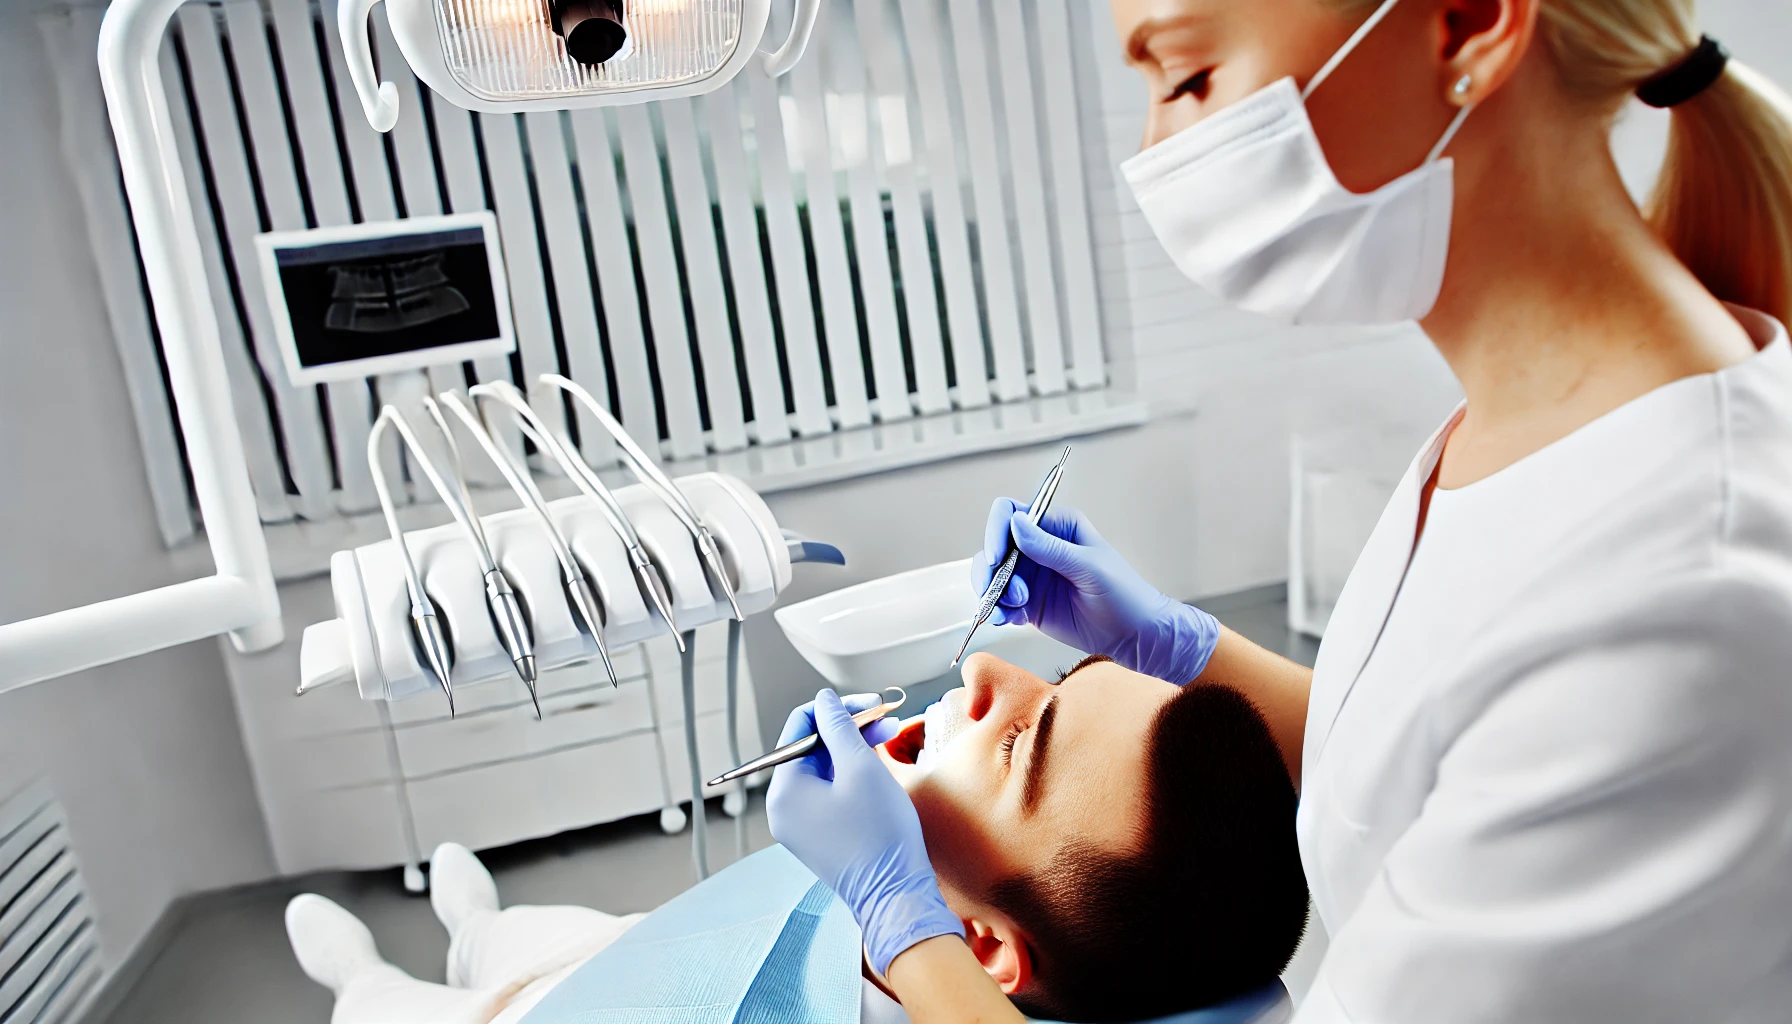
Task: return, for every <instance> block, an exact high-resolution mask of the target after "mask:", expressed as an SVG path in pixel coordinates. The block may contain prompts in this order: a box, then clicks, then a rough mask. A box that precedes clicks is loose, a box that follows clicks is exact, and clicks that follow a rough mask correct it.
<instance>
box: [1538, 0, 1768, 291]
mask: <svg viewBox="0 0 1792 1024" xmlns="http://www.w3.org/2000/svg"><path fill="white" fill-rule="evenodd" d="M1693 8H1694V4H1693V2H1692V0H1544V3H1543V21H1542V25H1541V28H1542V34H1543V38H1544V39H1545V40H1546V41H1547V43H1548V45H1549V47H1550V49H1551V52H1552V53H1553V54H1554V56H1555V62H1556V65H1557V66H1558V67H1559V68H1560V69H1561V72H1562V76H1563V80H1564V81H1565V82H1567V84H1568V86H1569V88H1570V89H1572V90H1574V91H1575V92H1577V93H1579V94H1581V95H1582V96H1585V97H1586V98H1587V99H1588V100H1589V101H1590V102H1593V103H1610V104H1611V105H1612V109H1613V110H1614V111H1615V110H1616V109H1617V108H1618V107H1619V106H1620V105H1621V104H1622V103H1623V101H1625V100H1626V99H1628V98H1629V97H1630V96H1631V95H1632V94H1634V93H1636V92H1638V90H1641V91H1642V93H1643V95H1644V97H1645V99H1646V100H1649V101H1651V102H1656V103H1657V104H1658V105H1664V106H1670V107H1671V110H1672V112H1673V127H1672V129H1671V131H1670V136H1669V142H1668V152H1667V158H1666V161H1665V162H1664V163H1663V165H1662V169H1661V176H1660V178H1659V179H1657V181H1656V184H1655V191H1654V193H1653V194H1652V195H1651V196H1650V197H1649V201H1648V204H1647V206H1646V208H1645V212H1646V214H1647V215H1648V218H1649V222H1650V224H1652V225H1654V227H1655V230H1656V231H1657V232H1659V233H1660V234H1661V237H1662V238H1663V239H1664V240H1666V242H1667V243H1668V245H1669V246H1670V247H1671V248H1672V249H1673V251H1674V254H1675V255H1677V256H1679V257H1680V259H1681V261H1682V262H1684V263H1685V264H1686V265H1687V267H1689V268H1690V269H1691V270H1692V272H1693V273H1694V274H1697V275H1698V278H1699V280H1700V281H1701V282H1703V283H1704V285H1705V287H1706V288H1708V289H1710V291H1711V293H1712V294H1713V295H1716V296H1717V297H1718V298H1720V299H1723V300H1725V301H1728V302H1734V303H1737V304H1738V305H1743V306H1749V307H1751V308H1754V309H1759V310H1761V311H1762V312H1765V313H1769V314H1771V315H1773V316H1775V317H1778V318H1779V319H1780V320H1782V321H1786V320H1792V99H1788V98H1787V96H1786V94H1785V93H1784V92H1783V91H1781V90H1780V89H1779V88H1778V87H1777V86H1775V85H1774V84H1773V83H1772V82H1770V81H1768V80H1767V79H1766V78H1765V77H1763V76H1762V75H1760V74H1759V73H1757V72H1755V71H1754V70H1752V69H1750V68H1748V67H1745V66H1743V65H1742V64H1740V63H1738V62H1736V61H1729V62H1728V64H1727V66H1726V65H1725V64H1724V63H1723V62H1722V59H1721V57H1718V56H1716V53H1717V52H1721V51H1715V44H1710V43H1707V42H1705V41H1704V40H1703V39H1702V37H1701V36H1700V35H1699V30H1698V27H1697V19H1696V17H1695V15H1694V10H1693ZM1714 51H1715V52H1714ZM1694 62H1702V63H1703V64H1704V65H1705V68H1706V69H1708V70H1709V71H1710V72H1712V73H1715V74H1716V78H1715V80H1712V79H1711V78H1710V77H1708V76H1701V74H1700V71H1701V68H1699V67H1697V66H1695V65H1694ZM1688 71H1690V72H1691V75H1690V78H1691V81H1690V82H1686V83H1678V82H1674V81H1672V80H1671V79H1670V76H1680V77H1687V76H1686V75H1685V73H1686V72H1688ZM1706 82H1708V83H1709V85H1708V86H1706V87H1703V88H1701V86H1704V83H1706ZM1680 84H1686V85H1690V87H1691V88H1688V89H1684V90H1681V89H1676V88H1675V86H1676V85H1680ZM1660 85H1666V86H1668V88H1667V89H1666V90H1665V92H1666V93H1667V95H1666V96H1663V97H1653V96H1651V92H1652V91H1663V90H1659V89H1658V88H1657V87H1658V86H1660ZM1676 93H1680V95H1676ZM1685 93H1691V95H1684V94H1685ZM1677 100H1679V101H1680V102H1675V101H1677Z"/></svg>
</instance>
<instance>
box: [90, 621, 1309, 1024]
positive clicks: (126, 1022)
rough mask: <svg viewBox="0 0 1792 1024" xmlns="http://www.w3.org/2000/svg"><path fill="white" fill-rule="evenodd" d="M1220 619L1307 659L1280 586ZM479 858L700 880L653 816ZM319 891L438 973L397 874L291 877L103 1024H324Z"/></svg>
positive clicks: (572, 884) (421, 904)
mask: <svg viewBox="0 0 1792 1024" xmlns="http://www.w3.org/2000/svg"><path fill="white" fill-rule="evenodd" d="M1205 606H1206V607H1207V608H1209V609H1210V610H1212V611H1213V613H1214V614H1215V615H1217V616H1219V618H1220V619H1221V620H1222V621H1223V622H1225V623H1226V624H1227V625H1228V626H1231V627H1232V628H1233V629H1235V630H1237V631H1238V632H1240V633H1242V634H1244V635H1245V636H1247V637H1249V638H1251V639H1252V640H1254V641H1256V642H1257V643H1260V644H1263V645H1264V646H1266V647H1268V648H1270V649H1271V650H1275V651H1281V652H1282V653H1284V654H1286V655H1288V656H1289V657H1292V658H1294V659H1296V660H1298V661H1302V662H1304V663H1306V664H1311V663H1312V658H1313V651H1314V649H1315V647H1316V645H1315V644H1314V642H1313V641H1311V640H1307V639H1305V638H1301V637H1291V636H1290V635H1289V633H1288V629H1287V626H1286V620H1285V615H1286V612H1285V610H1284V607H1283V603H1282V599H1281V593H1280V588H1273V589H1269V588H1265V589H1261V590H1256V591H1251V592H1249V593H1246V594H1240V595H1235V596H1232V597H1228V598H1222V599H1219V600H1214V601H1209V602H1205ZM742 820H743V821H744V822H745V824H746V840H747V847H748V849H749V850H758V849H762V848H764V847H766V846H768V845H770V844H771V836H770V834H769V833H768V832H767V830H766V825H765V811H764V803H763V800H762V799H761V794H758V793H755V794H754V798H753V800H752V802H751V804H750V806H749V810H748V812H747V814H746V816H745V817H744V818H743V819H742ZM709 821H710V863H711V867H712V868H720V867H724V866H726V865H727V864H729V863H732V862H733V860H734V859H735V842H736V841H735V822H734V821H732V820H731V819H729V818H727V817H725V816H723V814H722V813H721V809H720V802H719V801H711V803H710V814H709ZM481 859H482V860H484V861H485V863H486V865H487V866H488V867H490V868H491V869H492V873H493V875H495V876H496V877H497V880H498V891H499V893H500V894H501V895H502V897H503V899H504V902H505V903H506V904H511V903H574V904H580V905H583V906H588V907H596V908H598V909H599V910H605V911H609V912H611V913H630V912H633V911H637V910H648V909H651V908H653V907H655V906H658V905H659V904H661V903H663V902H665V901H666V900H667V899H670V898H671V897H672V896H675V895H677V894H678V893H679V892H682V891H683V890H684V889H686V888H687V887H689V885H690V884H691V882H692V879H693V877H694V875H693V871H692V867H691V859H690V835H689V831H688V830H687V831H686V832H684V833H681V834H679V835H674V836H668V835H664V834H662V833H661V832H660V830H659V827H658V824H657V816H654V815H650V816H646V817H641V818H631V819H629V820H627V821H620V822H613V823H610V824H607V825H599V826H596V827H594V828H589V829H584V830H581V831H578V832H571V833H567V834H564V835H560V836H555V837H553V838H551V839H544V840H537V841H534V842H529V843H522V844H519V845H517V846H513V847H507V848H505V849H501V850H491V851H486V852H484V853H482V854H481ZM299 892H318V893H322V894H324V895H325V896H328V897H330V898H331V899H333V900H335V901H337V902H338V903H341V904H342V905H343V906H345V907H347V908H348V909H349V910H351V911H353V912H354V913H355V914H356V915H358V916H359V917H360V918H361V919H362V920H363V921H366V922H367V925H368V927H369V928H370V929H372V931H373V934H374V938H375V940H376V941H378V943H379V946H380V951H381V952H382V953H383V954H384V955H385V957H386V958H387V959H388V960H390V961H392V962H393V963H395V964H397V965H398V966H400V967H402V968H404V969H405V970H406V971H408V972H410V973H411V974H412V975H414V976H416V977H418V978H423V979H426V980H431V981H441V980H442V965H443V958H444V957H445V956H446V954H447V951H448V939H447V936H446V935H445V934H444V933H443V931H442V929H441V926H440V925H439V924H437V923H436V920H435V917H434V915H433V914H432V913H431V912H430V909H429V902H428V900H427V899H425V898H423V897H417V896H409V895H407V894H406V893H405V892H404V890H403V888H402V886H401V885H400V882H399V873H398V872H397V871H396V870H392V871H379V872H365V873H356V874H348V873H336V874H325V875H313V876H309V877H305V878H297V879H289V880H286V881H283V882H280V883H276V884H272V885H266V886H257V887H253V888H250V889H246V890H241V891H234V892H226V893H214V894H208V895H205V896H201V897H197V898H195V899H193V900H190V901H188V902H187V903H186V904H185V905H184V907H183V908H182V911H181V917H180V920H179V924H178V925H176V926H175V927H174V928H173V929H172V930H171V932H170V934H169V935H168V936H167V941H166V945H165V946H164V948H163V949H162V950H161V952H160V953H159V954H158V955H157V956H156V957H155V958H154V959H153V960H152V961H151V962H150V963H149V965H148V967H147V968H146V969H145V970H144V971H143V973H142V975H141V977H139V979H138V980H137V982H136V983H135V984H134V985H133V986H132V987H131V989H130V990H129V992H128V993H126V994H125V995H124V997H123V999H122V1000H121V1001H120V1002H119V1003H118V1005H117V1006H116V1007H115V1008H114V1009H113V1010H112V1012H111V1013H110V1014H109V1016H107V1018H106V1020H107V1021H109V1022H111V1024H175V1022H179V1024H225V1022H230V1024H241V1022H250V1021H252V1022H255V1024H325V1022H327V1021H328V1020H329V1017H330V996H329V993H328V992H326V991H325V990H324V989H322V988H320V987H318V986H317V985H315V984H313V983H312V982H311V981H310V980H309V979H307V978H306V977H305V976H304V975H303V974H301V973H300V972H299V968H298V965H297V964H296V963H295V962H294V961H293V957H292V951H291V949H290V948H288V946H287V944H286V932H285V928H284V925H283V924H282V919H281V915H282V912H283V911H284V908H285V906H286V901H287V900H288V899H290V898H291V897H292V896H293V895H294V894H295V893H299Z"/></svg>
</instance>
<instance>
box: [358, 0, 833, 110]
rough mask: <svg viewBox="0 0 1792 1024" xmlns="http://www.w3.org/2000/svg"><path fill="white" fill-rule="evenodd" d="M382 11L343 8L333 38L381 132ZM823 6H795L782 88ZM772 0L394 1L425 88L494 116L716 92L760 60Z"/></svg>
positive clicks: (363, 5)
mask: <svg viewBox="0 0 1792 1024" xmlns="http://www.w3.org/2000/svg"><path fill="white" fill-rule="evenodd" d="M377 2H378V0H340V6H339V7H338V8H337V11H336V20H337V28H338V30H339V31H340V32H341V34H342V48H343V55H344V57H345V58H346V59H347V61H348V69H349V75H350V77H351V78H352V79H353V80H354V83H355V91H356V92H358V93H360V96H361V106H362V109H363V110H364V111H365V112H366V114H367V120H368V121H369V122H370V123H371V124H372V125H373V127H374V128H376V129H378V130H379V131H382V132H384V131H390V130H391V129H392V126H393V125H395V124H397V123H398V90H397V88H396V87H395V86H394V85H393V84H392V83H391V82H381V81H379V77H378V75H377V73H376V72H375V71H374V67H373V57H372V53H371V51H370V48H369V46H368V42H367V17H368V14H369V13H370V12H371V11H372V10H373V5H374V4H375V3H377ZM821 2H822V0H795V2H794V5H793V9H792V12H791V20H790V33H789V35H788V36H787V37H786V38H785V40H784V43H783V45H782V46H780V47H779V48H778V50H777V51H776V52H772V53H766V54H764V55H763V67H764V69H765V71H766V73H767V74H770V75H773V76H777V75H781V74H783V73H784V72H786V71H788V70H790V68H791V67H792V66H794V65H795V64H796V62H797V61H798V60H799V59H801V57H802V55H803V50H804V49H805V48H806V47H807V46H808V44H809V36H810V34H811V33H812V32H813V31H814V28H815V19H816V16H817V14H818V13H819V11H820V9H821ZM771 8H772V0H386V14H387V18H388V20H389V21H390V23H391V25H392V35H393V38H395V39H396V40H397V41H398V48H399V49H400V50H402V51H403V52H404V56H405V60H406V61H408V62H409V63H410V65H411V70H412V71H415V72H416V73H417V77H418V78H421V79H423V81H424V82H425V83H426V84H427V85H428V86H429V87H430V88H431V89H434V90H435V91H436V92H437V93H439V94H440V95H441V96H442V97H443V98H445V99H447V100H448V101H449V102H451V103H453V104H455V105H456V106H459V107H465V108H467V109H469V110H480V111H485V112H487V113H504V112H507V111H519V110H565V109H569V108H573V107H602V106H616V105H620V104H626V103H642V102H645V101H647V100H656V99H670V98H672V97H675V96H694V95H698V94H701V93H706V92H709V91H711V90H713V89H717V88H720V87H721V86H722V85H723V84H725V83H727V82H728V80H729V79H732V78H733V77H734V76H735V75H736V74H738V73H739V72H740V70H741V69H742V68H744V67H745V66H746V65H747V63H748V62H749V61H751V60H752V59H753V58H754V57H755V56H756V55H759V43H760V40H761V39H762V38H763V36H764V35H765V30H766V25H767V23H768V22H769V21H770V19H771Z"/></svg>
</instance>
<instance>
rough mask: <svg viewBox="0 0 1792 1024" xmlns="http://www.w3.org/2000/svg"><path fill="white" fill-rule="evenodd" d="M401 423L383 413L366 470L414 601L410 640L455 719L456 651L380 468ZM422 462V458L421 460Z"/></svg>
mask: <svg viewBox="0 0 1792 1024" xmlns="http://www.w3.org/2000/svg"><path fill="white" fill-rule="evenodd" d="M400 421H401V417H400V415H399V412H398V410H397V409H396V408H394V407H393V406H390V405H388V406H386V407H385V408H384V409H381V410H380V415H379V419H377V420H375V421H374V424H373V429H372V430H371V431H369V432H368V434H367V468H368V469H369V470H370V471H371V472H372V474H373V490H374V493H375V494H377V495H379V499H380V512H381V513H382V514H384V515H385V517H386V529H387V530H389V531H391V533H392V543H393V544H394V545H396V546H397V548H398V554H399V561H401V562H403V563H404V586H405V589H406V590H407V591H409V592H410V597H411V630H412V632H411V639H412V642H414V643H415V644H416V645H417V648H418V650H419V651H420V652H421V653H422V655H423V664H424V666H425V667H426V668H428V670H429V671H430V673H431V674H433V675H434V676H435V677H436V682H437V683H439V684H441V687H442V693H443V694H444V695H445V696H446V697H447V698H448V717H449V718H453V717H454V683H453V682H452V681H451V679H450V676H451V674H452V672H453V669H454V649H453V648H452V647H450V646H449V645H448V636H447V634H446V633H444V632H443V630H442V622H441V618H440V617H439V616H438V615H437V613H436V606H435V602H433V601H431V600H430V599H429V593H428V592H427V591H425V590H424V589H423V578H422V577H421V576H419V575H418V574H417V563H416V561H415V560H414V559H412V558H411V549H410V545H408V544H406V543H405V539H404V528H403V527H401V526H399V525H398V510H397V509H396V508H395V507H394V506H393V504H392V492H391V490H390V489H389V488H388V486H387V484H386V474H385V470H384V467H382V466H381V465H380V440H381V438H383V437H384V436H385V433H386V428H387V427H388V426H397V425H398V424H399V423H400ZM398 432H399V434H400V435H402V436H404V437H405V439H406V440H405V444H406V445H407V446H409V445H410V444H411V441H412V440H413V439H412V438H410V437H409V428H408V426H399V427H398ZM419 459H421V456H420V457H419Z"/></svg>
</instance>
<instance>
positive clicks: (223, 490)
mask: <svg viewBox="0 0 1792 1024" xmlns="http://www.w3.org/2000/svg"><path fill="white" fill-rule="evenodd" d="M180 3H181V0H113V3H112V5H111V6H110V7H109V8H108V9H107V11H106V16H105V20H104V22H102V24H101V28H100V38H99V52H98V57H99V69H100V83H101V85H102V86H103V87H104V89H105V93H106V108H107V110H108V112H109V113H110V115H111V120H112V133H113V136H114V137H115V138H116V140H117V142H118V163H119V170H120V172H121V176H122V178H123V180H124V187H125V193H126V195H127V196H128V197H129V199H130V208H131V219H132V225H133V227H134V228H135V230H136V234H137V244H138V247H139V249H140V250H141V251H142V254H143V272H144V278H145V281H146V283H147V284H148V287H149V294H150V298H151V300H152V303H151V305H152V306H153V308H154V310H155V317H156V327H157V328H158V330H159V332H160V335H161V339H162V353H163V357H164V359H165V361H166V364H167V368H168V384H169V389H170V391H171V392H172V393H173V395H174V409H175V413H176V415H177V416H178V417H179V422H180V432H181V438H182V440H183V441H184V442H185V444H186V454H187V464H188V465H189V466H190V467H191V468H192V480H193V493H194V497H195V499H196V500H197V502H198V505H199V514H200V518H201V519H202V520H204V522H205V536H206V540H207V542H208V543H209V544H210V546H211V552H212V562H213V564H214V565H215V566H216V567H217V574H216V575H214V576H208V577H205V578H203V579H196V580H189V581H187V582H184V583H176V584H172V585H170V586H167V587H162V588H160V589H156V590H147V591H143V592H141V593H135V594H129V595H127V596H124V597H119V598H114V599H112V600H109V601H101V602H98V603H95V604H89V605H84V606H82V607H79V608H70V609H67V610H66V611H59V612H52V613H50V614H48V615H42V616H38V617H37V618H32V619H24V620H22V621H18V622H8V623H4V624H0V693H4V692H6V691H7V690H11V689H13V688H15V687H20V686H26V685H29V684H31V683H37V682H42V681H44V680H47V679H54V678H56V677H58V676H62V675H67V674H69V673H71V672H78V671H80V670H82V669H85V668H92V667H94V666H96V665H104V664H107V663H108V662H114V661H119V660H122V659H125V658H130V657H135V656H137V655H140V654H146V653H148V652H150V651H156V650H161V649H163V648H165V647H172V646H174V645H176V644H183V643H188V642H191V641H194V640H200V639H204V638H206V637H210V636H216V635H217V634H220V633H229V634H230V637H231V640H232V642H233V643H234V644H235V646H236V648H237V649H238V650H241V651H259V650H264V649H266V648H269V647H272V646H274V645H275V644H278V643H279V642H280V641H281V638H282V636H283V631H282V627H281V622H280V598H279V595H278V593H277V592H276V590H275V586H274V573H273V569H272V567H271V565H270V563H269V561H268V549H267V541H266V539H265V538H264V537H263V536H262V532H261V520H260V518H259V516H258V515H257V512H256V508H255V495H254V492H253V491H252V490H251V489H250V485H249V473H248V470H247V469H246V468H245V459H244V457H243V443H242V434H241V433H240V432H239V431H238V429H237V424H236V415H235V412H234V410H233V409H232V407H231V398H230V382H229V378H228V376H227V375H226V373H225V368H224V349H223V346H222V344H221V343H220V342H219V340H218V320H217V313H216V312H215V309H214V307H213V305H212V295H211V291H210V289H209V287H208V286H207V280H206V275H205V264H204V262H203V260H202V258H201V255H200V248H199V233H198V229H197V228H196V227H195V226H194V222H193V210H192V200H191V193H189V191H188V188H187V180H186V176H185V175H184V174H183V173H182V170H181V159H180V151H179V149H177V148H176V144H175V139H174V131H173V128H172V127H171V119H170V118H169V116H168V98H167V93H166V92H165V91H164V88H163V83H162V73H161V66H160V63H159V61H158V59H157V54H158V53H159V51H160V48H161V45H162V40H163V38H164V37H165V35H166V34H167V29H168V19H169V18H170V17H172V16H173V15H174V12H175V10H176V9H177V8H179V6H180ZM9 441H10V439H9Z"/></svg>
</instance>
